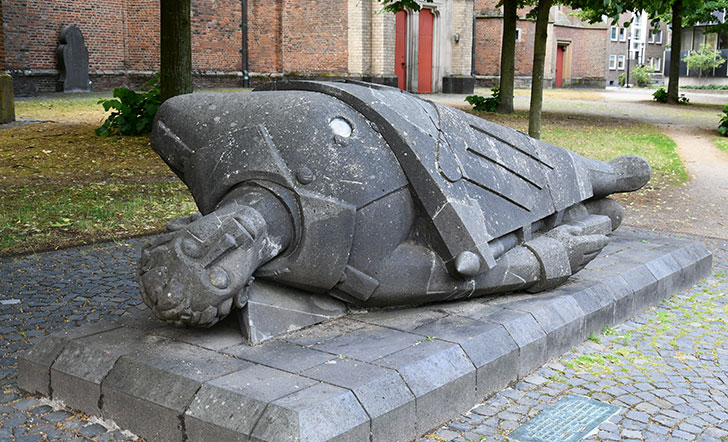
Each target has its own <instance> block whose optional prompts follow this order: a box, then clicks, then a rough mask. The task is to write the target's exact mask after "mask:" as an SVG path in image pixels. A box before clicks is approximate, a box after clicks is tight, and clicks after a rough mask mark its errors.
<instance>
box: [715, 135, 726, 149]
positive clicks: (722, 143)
mask: <svg viewBox="0 0 728 442" xmlns="http://www.w3.org/2000/svg"><path fill="white" fill-rule="evenodd" d="M713 143H714V144H715V147H717V148H718V149H720V150H722V151H723V152H728V138H726V137H715V138H713Z"/></svg>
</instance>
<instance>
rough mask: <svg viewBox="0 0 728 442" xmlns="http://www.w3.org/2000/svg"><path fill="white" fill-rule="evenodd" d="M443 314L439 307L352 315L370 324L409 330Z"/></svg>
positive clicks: (434, 319)
mask: <svg viewBox="0 0 728 442" xmlns="http://www.w3.org/2000/svg"><path fill="white" fill-rule="evenodd" d="M445 315H446V313H445V312H444V311H443V310H440V309H438V310H434V309H424V308H406V309H392V310H379V311H374V312H369V313H367V314H364V315H357V316H354V319H356V320H358V321H361V322H365V323H367V324H371V325H380V326H382V327H389V328H393V329H396V330H400V331H410V330H413V329H415V328H417V327H420V326H422V325H425V324H429V323H431V322H433V321H436V320H437V319H439V318H442V317H444V316H445Z"/></svg>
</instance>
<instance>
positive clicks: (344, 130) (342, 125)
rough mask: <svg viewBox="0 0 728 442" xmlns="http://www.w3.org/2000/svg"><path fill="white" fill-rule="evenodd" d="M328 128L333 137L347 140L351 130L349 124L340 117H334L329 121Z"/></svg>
mask: <svg viewBox="0 0 728 442" xmlns="http://www.w3.org/2000/svg"><path fill="white" fill-rule="evenodd" d="M329 127H330V128H331V130H332V131H333V132H334V135H338V136H340V137H344V138H349V137H350V136H351V132H352V130H353V128H352V127H351V124H350V123H349V122H348V121H346V120H345V119H343V118H341V117H336V118H333V119H332V120H331V121H329Z"/></svg>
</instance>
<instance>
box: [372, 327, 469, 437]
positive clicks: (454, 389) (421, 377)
mask: <svg viewBox="0 0 728 442" xmlns="http://www.w3.org/2000/svg"><path fill="white" fill-rule="evenodd" d="M376 363H377V365H381V366H383V367H387V368H393V369H395V370H397V372H399V374H400V375H401V376H402V379H403V380H404V381H405V383H406V384H407V386H408V387H409V389H410V390H411V391H412V393H413V394H414V395H415V398H416V402H415V404H416V405H415V406H416V409H415V412H416V416H417V417H416V422H417V425H418V426H417V427H416V430H417V432H419V433H420V434H422V433H424V432H425V431H427V430H429V428H427V426H431V424H429V422H444V421H447V420H449V419H452V418H454V417H456V416H457V415H459V414H460V413H464V412H465V411H467V410H469V409H470V408H471V407H472V404H473V403H475V367H474V366H473V364H472V362H470V359H468V357H467V356H466V355H465V353H464V352H463V351H462V349H461V348H460V346H458V345H456V344H452V343H448V342H444V341H438V340H433V341H425V342H422V343H420V344H419V345H415V346H411V347H408V348H406V349H404V350H401V351H399V352H397V353H394V354H392V355H390V356H387V357H386V358H383V359H380V360H378V361H376Z"/></svg>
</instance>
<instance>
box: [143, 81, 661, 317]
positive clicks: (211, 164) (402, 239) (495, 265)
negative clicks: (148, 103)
mask: <svg viewBox="0 0 728 442" xmlns="http://www.w3.org/2000/svg"><path fill="white" fill-rule="evenodd" d="M152 146H153V148H154V149H155V150H156V152H158V153H159V155H160V156H161V157H162V158H163V159H164V161H166V162H167V164H168V165H169V166H170V168H171V169H172V170H173V171H174V172H175V173H176V174H177V175H178V176H179V177H180V178H181V179H182V180H183V181H184V182H185V183H186V184H187V186H188V187H189V188H190V191H191V192H192V194H193V196H194V198H195V201H196V203H197V205H198V207H199V209H200V212H201V213H200V214H197V215H193V216H190V217H187V218H182V219H178V220H175V221H172V222H170V224H169V226H168V227H169V229H170V230H171V232H170V233H167V234H165V235H162V236H160V237H158V238H156V239H155V240H154V241H153V242H152V243H151V244H149V245H147V246H146V247H145V248H144V249H143V253H142V258H141V261H140V265H139V280H140V284H141V288H142V294H143V298H144V302H145V303H146V304H147V305H148V306H149V307H151V308H152V310H153V311H154V313H155V314H156V315H157V316H158V317H160V318H162V319H164V320H165V321H167V322H168V323H171V324H175V325H178V326H197V327H207V326H210V325H212V324H215V323H216V322H217V321H219V320H220V319H221V318H223V317H224V316H226V315H227V314H228V313H229V312H230V311H231V309H233V307H238V308H243V307H245V305H246V302H247V301H248V296H249V292H250V290H251V287H254V286H255V284H256V283H260V282H261V281H266V282H268V283H271V284H274V285H275V286H278V287H287V288H294V289H295V290H296V292H297V293H304V294H311V296H314V294H319V295H316V296H321V295H320V294H323V295H325V296H329V297H333V298H336V299H338V300H341V301H343V302H345V303H347V304H350V305H356V306H364V307H369V306H393V305H420V304H425V303H431V302H436V301H446V300H455V299H465V298H471V297H478V296H483V295H487V294H493V293H506V292H513V291H523V290H525V291H529V292H538V291H542V290H547V289H550V288H553V287H555V286H557V285H559V284H561V283H563V282H564V281H565V280H566V279H567V278H569V276H571V275H573V274H574V273H576V272H577V271H579V270H580V269H582V268H583V267H584V266H585V265H586V264H587V263H588V262H589V261H590V260H591V259H593V258H594V257H595V256H596V255H597V254H599V252H600V251H601V250H602V249H603V248H604V246H605V245H606V244H607V243H608V240H609V239H608V235H609V234H610V233H611V232H612V231H613V230H614V229H616V228H617V226H619V224H620V222H621V220H622V213H623V209H622V207H621V206H620V205H619V204H618V203H617V202H615V201H614V200H611V199H608V198H606V196H607V195H609V194H611V193H615V192H626V191H633V190H636V189H638V188H640V187H642V186H643V185H644V184H645V183H646V182H647V181H648V180H649V178H650V167H649V165H648V163H647V162H646V161H645V160H644V159H642V158H640V157H636V156H623V157H619V158H617V159H615V160H613V161H611V162H603V161H597V160H593V159H588V158H584V157H582V156H579V155H577V154H575V153H573V152H570V151H567V150H565V149H562V148H559V147H556V146H553V145H550V144H548V143H545V142H542V141H538V140H535V139H533V138H530V137H528V136H527V135H525V134H523V133H521V132H518V131H515V130H512V129H509V128H506V127H503V126H499V125H496V124H493V123H490V122H488V121H486V120H484V119H481V118H478V117H475V116H473V115H470V114H468V113H465V112H462V111H459V110H455V109H453V108H450V107H447V106H442V105H439V104H436V103H432V102H429V101H425V100H422V99H420V98H418V97H416V96H414V95H411V94H408V93H405V92H402V91H400V90H398V89H394V88H389V87H385V86H376V85H370V84H365V83H358V82H341V83H338V82H313V81H310V82H307V81H303V82H281V83H277V84H271V85H270V86H267V87H266V88H263V90H258V91H255V92H252V93H241V94H191V95H184V96H180V97H176V98H173V99H171V100H168V101H167V102H166V103H165V104H164V105H163V106H162V107H161V109H160V110H159V113H158V115H157V118H156V121H155V125H154V132H153V134H152ZM254 280H255V282H253V281H254ZM281 320H283V321H285V318H282V319H281Z"/></svg>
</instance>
